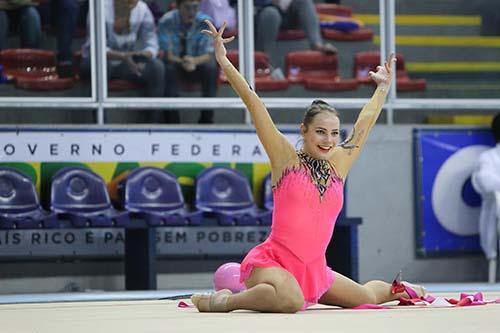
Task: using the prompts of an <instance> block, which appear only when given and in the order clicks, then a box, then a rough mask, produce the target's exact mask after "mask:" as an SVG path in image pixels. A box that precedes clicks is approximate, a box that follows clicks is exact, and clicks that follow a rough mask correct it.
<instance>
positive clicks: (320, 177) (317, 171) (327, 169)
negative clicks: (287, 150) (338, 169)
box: [297, 151, 332, 197]
mask: <svg viewBox="0 0 500 333" xmlns="http://www.w3.org/2000/svg"><path fill="white" fill-rule="evenodd" d="M297 155H298V156H299V159H300V161H301V162H302V163H303V164H304V165H305V166H307V168H308V169H309V172H310V174H311V178H312V181H313V183H314V185H315V186H316V188H317V189H318V191H319V195H320V197H323V194H324V193H325V192H326V190H327V188H328V181H329V180H330V178H331V176H332V167H331V165H330V162H328V161H326V160H318V159H315V158H312V157H311V156H309V155H307V154H306V153H304V152H303V151H298V152H297Z"/></svg>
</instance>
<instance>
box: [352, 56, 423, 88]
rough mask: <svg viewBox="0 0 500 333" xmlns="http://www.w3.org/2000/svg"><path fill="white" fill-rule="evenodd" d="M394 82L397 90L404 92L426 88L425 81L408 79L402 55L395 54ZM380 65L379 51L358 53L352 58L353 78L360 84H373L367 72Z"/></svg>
mask: <svg viewBox="0 0 500 333" xmlns="http://www.w3.org/2000/svg"><path fill="white" fill-rule="evenodd" d="M396 58H397V61H396V81H397V90H398V91H400V92H404V91H421V90H425V88H426V84H427V82H426V80H425V79H410V77H409V75H408V72H407V71H406V68H405V60H404V57H403V55H402V54H400V53H398V54H396ZM379 64H380V52H379V51H364V52H358V53H356V55H355V56H354V67H353V70H354V73H353V76H354V77H355V78H356V80H357V81H358V82H359V83H360V84H374V82H373V81H372V80H371V79H370V77H369V76H368V72H369V71H376V69H377V66H378V65H379Z"/></svg>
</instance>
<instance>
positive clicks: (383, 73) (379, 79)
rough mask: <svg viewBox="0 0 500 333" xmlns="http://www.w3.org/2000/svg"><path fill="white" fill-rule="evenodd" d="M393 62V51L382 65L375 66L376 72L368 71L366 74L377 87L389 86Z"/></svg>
mask: <svg viewBox="0 0 500 333" xmlns="http://www.w3.org/2000/svg"><path fill="white" fill-rule="evenodd" d="M395 63H396V56H395V55H394V53H393V54H391V55H390V56H389V60H387V61H386V62H385V63H384V66H377V72H373V71H370V72H369V73H368V75H369V76H370V77H371V78H372V80H373V81H375V83H376V84H377V86H378V87H381V88H389V86H390V85H391V80H392V73H393V71H394V66H395V65H394V64H395Z"/></svg>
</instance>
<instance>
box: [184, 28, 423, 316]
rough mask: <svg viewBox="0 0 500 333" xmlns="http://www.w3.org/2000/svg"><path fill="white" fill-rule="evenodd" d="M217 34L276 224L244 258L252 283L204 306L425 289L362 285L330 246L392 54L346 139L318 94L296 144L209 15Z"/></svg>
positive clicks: (281, 305) (263, 306) (374, 300)
mask: <svg viewBox="0 0 500 333" xmlns="http://www.w3.org/2000/svg"><path fill="white" fill-rule="evenodd" d="M206 23H207V25H208V27H209V29H210V30H205V31H204V32H205V33H206V34H208V35H210V36H212V37H213V39H214V46H215V56H216V59H217V62H218V63H219V65H220V66H221V68H222V69H223V70H224V72H225V74H226V76H227V78H228V80H229V82H230V83H231V86H232V87H233V89H234V90H235V91H236V92H237V93H238V95H239V96H240V98H241V99H242V100H243V102H244V103H245V105H246V107H247V108H248V110H249V111H250V114H251V116H252V119H253V122H254V124H255V129H256V131H257V136H258V137H259V139H260V141H261V142H262V145H263V146H264V149H265V150H266V153H267V155H268V156H269V159H270V162H271V170H272V183H273V184H274V185H273V196H274V210H273V224H272V231H271V233H270V235H269V237H268V238H267V240H266V241H264V243H262V244H260V245H258V246H256V247H255V248H253V249H252V250H251V251H250V252H249V253H248V254H247V256H246V257H245V259H244V260H243V262H242V263H241V277H240V279H241V281H242V282H244V283H245V285H246V287H247V289H246V290H245V291H242V292H240V293H235V294H232V293H231V291H229V290H227V289H223V290H220V291H218V292H215V293H211V294H194V295H193V296H192V298H191V300H192V302H193V304H194V305H195V306H196V308H197V309H198V310H199V311H200V312H229V311H233V310H238V309H246V310H254V311H261V312H280V313H294V312H297V311H299V310H301V309H302V310H303V309H305V308H306V307H307V306H309V305H312V304H316V303H321V304H326V305H336V306H341V307H347V308H349V307H355V306H358V305H361V304H365V303H369V304H380V303H385V302H389V301H392V300H397V299H399V298H400V297H406V298H416V297H420V296H424V294H425V289H424V288H423V287H421V286H416V285H412V284H409V283H407V282H400V281H396V280H395V282H393V284H392V285H391V284H389V283H386V282H383V281H369V282H367V283H365V284H364V285H361V284H358V283H356V282H354V281H352V280H350V279H349V278H347V277H345V276H343V275H341V274H339V273H336V272H334V271H332V270H331V269H330V268H329V267H328V266H327V265H326V258H325V252H326V248H327V246H328V243H329V242H330V238H331V236H332V233H333V228H334V226H335V220H336V218H337V216H338V214H339V212H340V210H341V208H342V203H343V185H344V179H345V178H346V176H347V174H348V172H349V169H350V168H351V166H352V164H353V162H354V161H355V160H356V158H357V157H358V155H359V153H360V151H361V149H362V147H363V145H364V144H365V142H366V140H367V137H368V132H369V131H370V129H371V128H372V127H373V125H374V124H375V122H376V120H377V118H378V116H379V114H380V111H381V109H382V106H383V104H384V101H385V98H386V96H387V92H388V90H389V87H390V84H391V73H392V67H393V65H394V62H395V61H396V59H395V57H394V55H391V56H390V58H389V60H388V61H387V62H386V63H385V64H384V66H378V67H377V72H376V73H374V72H370V77H371V78H372V79H373V80H374V81H375V83H376V84H377V89H376V90H375V93H374V94H373V97H372V98H371V100H370V101H369V102H368V104H366V105H365V107H364V108H363V109H362V110H361V112H360V114H359V116H358V119H357V121H356V123H355V125H354V128H353V130H352V132H351V133H350V135H349V137H348V139H347V140H346V141H344V142H343V143H339V133H340V120H339V114H338V113H337V111H336V110H335V109H334V108H333V107H332V106H330V105H328V104H327V103H326V102H323V101H318V100H316V101H313V102H312V104H311V105H310V106H309V107H308V109H307V111H306V113H305V116H304V119H303V121H302V123H301V124H300V132H301V135H302V137H303V140H304V144H303V148H302V149H301V150H299V151H296V150H295V148H294V146H293V145H292V144H290V143H289V142H288V140H287V139H286V138H285V136H284V135H283V134H282V133H280V132H279V131H278V129H277V128H276V127H275V125H274V123H273V121H272V119H271V117H270V115H269V113H268V111H267V109H266V107H265V105H264V104H263V103H262V101H261V100H260V99H259V97H258V96H257V94H256V93H255V92H254V91H253V90H252V89H251V88H250V87H249V85H248V84H247V82H246V81H245V79H244V78H243V77H242V76H241V75H240V73H239V72H238V70H237V69H236V68H235V67H234V66H233V65H232V64H231V63H230V62H229V60H228V59H227V57H226V48H225V46H224V44H225V43H228V42H230V41H232V40H233V39H234V36H233V37H230V38H223V37H222V33H223V31H224V28H225V26H223V27H221V28H220V30H218V31H217V29H216V28H215V27H214V26H213V24H212V23H211V22H206Z"/></svg>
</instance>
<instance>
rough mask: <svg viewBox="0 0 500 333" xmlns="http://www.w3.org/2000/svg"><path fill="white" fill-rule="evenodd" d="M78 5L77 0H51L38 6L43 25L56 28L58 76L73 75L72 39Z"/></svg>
mask: <svg viewBox="0 0 500 333" xmlns="http://www.w3.org/2000/svg"><path fill="white" fill-rule="evenodd" d="M79 7H80V5H79V3H78V0H51V1H48V2H45V3H42V4H41V5H40V7H39V11H40V14H41V16H42V21H43V22H44V25H50V26H53V27H54V28H56V33H57V35H56V37H57V73H58V74H59V76H60V77H70V76H73V50H72V41H73V35H74V33H75V29H76V25H77V21H78V11H79Z"/></svg>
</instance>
